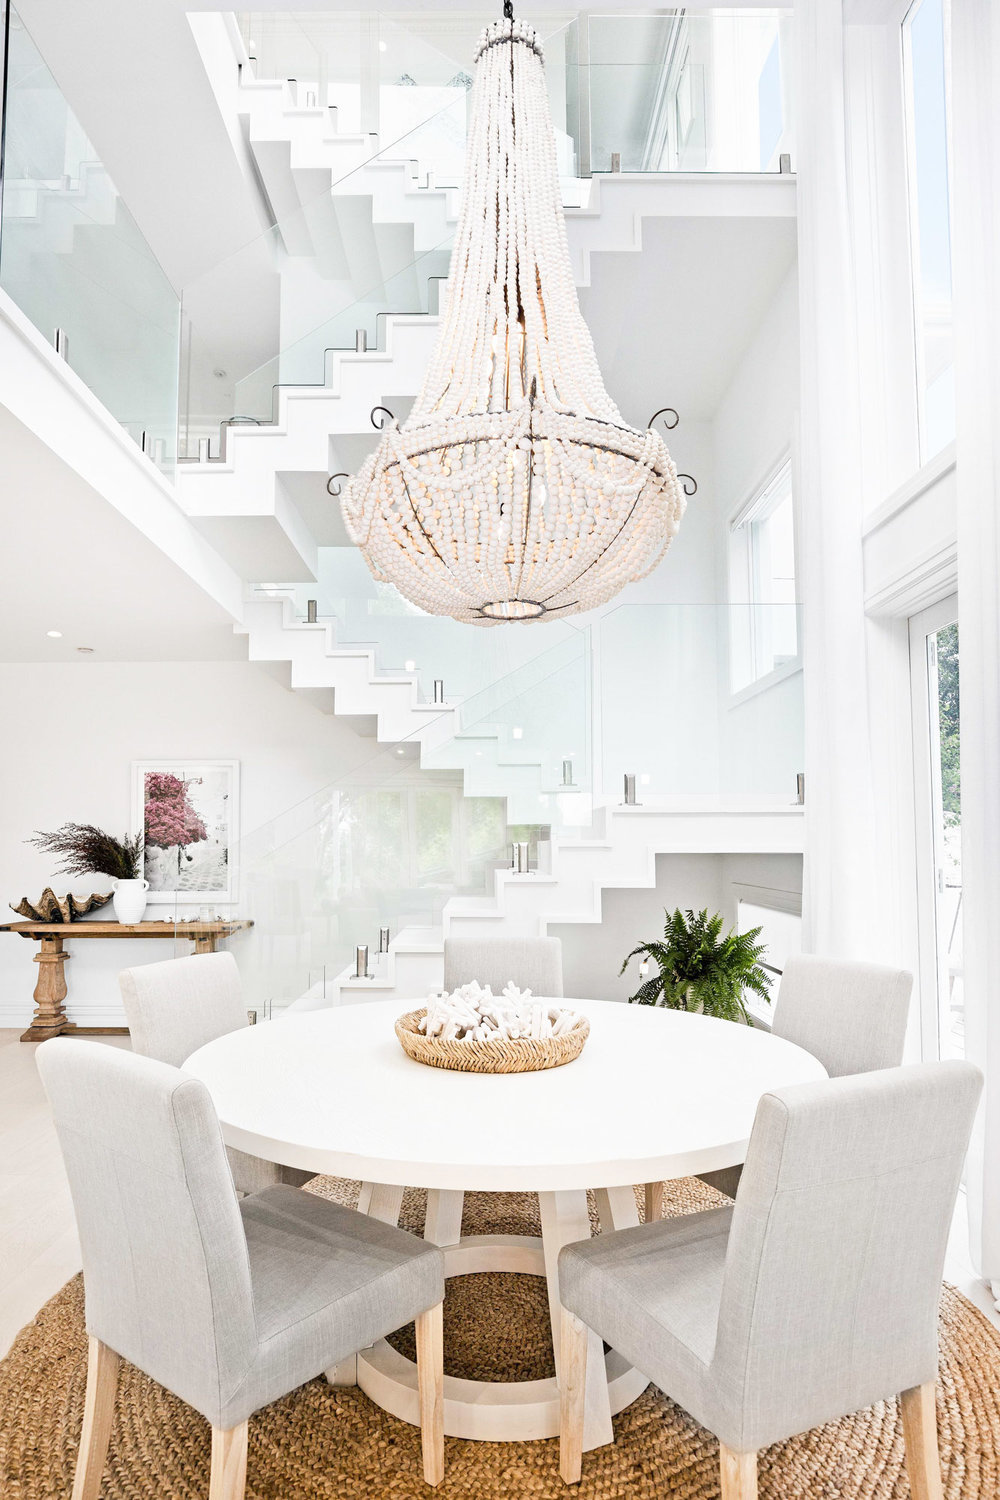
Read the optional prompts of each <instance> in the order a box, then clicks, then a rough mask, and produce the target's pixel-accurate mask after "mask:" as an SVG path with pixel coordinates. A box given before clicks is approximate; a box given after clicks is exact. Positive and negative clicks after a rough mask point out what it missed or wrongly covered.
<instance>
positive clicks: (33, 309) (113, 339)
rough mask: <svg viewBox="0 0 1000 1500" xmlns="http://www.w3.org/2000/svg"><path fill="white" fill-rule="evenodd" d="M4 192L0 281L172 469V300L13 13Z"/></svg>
mask: <svg viewBox="0 0 1000 1500" xmlns="http://www.w3.org/2000/svg"><path fill="white" fill-rule="evenodd" d="M2 187H3V196H2V220H0V287H2V289H3V290H4V291H5V292H6V293H7V295H8V296H9V297H11V298H12V300H13V301H14V302H15V303H16V304H17V306H18V307H19V308H20V309H21V311H22V312H23V313H24V314H25V315H26V316H27V317H28V318H29V319H30V321H31V322H32V323H33V324H34V326H35V327H36V328H37V329H38V331H39V332H40V333H41V334H43V336H44V337H45V338H46V339H48V340H51V341H52V342H53V343H56V342H57V340H58V347H59V349H60V351H61V352H62V353H63V354H64V355H65V357H66V360H67V363H68V364H69V366H70V368H71V369H72V370H74V371H75V373H76V374H77V375H79V377H80V378H81V380H83V382H84V383H85V384H86V385H87V386H88V387H89V388H90V390H91V391H93V393H94V395H95V396H96V397H97V398H98V400H99V401H101V402H102V404H103V405H104V406H105V407H106V408H107V409H108V411H109V412H110V413H111V414H112V416H113V417H114V418H115V419H116V420H117V421H118V422H120V423H121V425H122V426H123V427H124V428H125V429H126V431H127V432H128V433H129V434H130V436H131V437H133V438H134V439H135V441H136V442H137V443H140V444H141V445H142V446H143V447H144V448H145V449H146V451H147V452H148V453H149V455H150V457H151V458H152V459H153V460H154V461H155V462H156V463H157V465H158V466H159V467H160V468H161V469H163V470H164V471H170V470H172V468H173V462H174V457H175V454H176V448H175V441H176V429H177V385H178V355H179V326H180V325H179V302H178V298H177V295H176V293H175V292H174V290H173V288H172V287H171V285H170V283H169V282H168V280H167V278H166V276H165V274H164V272H163V271H162V269H161V268H160V266H159V265H158V263H157V261H156V259H155V257H154V256H153V254H152V252H151V250H150V248H149V246H148V245H147V244H146V241H145V239H144V238H143V236H142V234H141V232H140V230H139V228H138V226H137V225H136V223H135V220H134V219H133V217H132V215H131V214H130V212H129V210H128V207H127V205H126V204H125V203H124V201H123V200H122V198H121V196H120V194H119V193H118V191H117V189H116V187H115V184H114V182H113V181H112V179H111V177H110V175H109V174H108V171H107V169H106V168H105V166H104V164H103V163H102V162H101V160H100V159H99V157H98V155H97V152H96V150H95V149H94V147H93V145H92V144H91V143H90V141H89V140H88V139H87V137H86V135H85V134H84V131H83V129H82V127H81V125H80V123H79V121H78V120H77V118H76V116H75V115H74V114H73V111H72V110H71V109H70V108H69V106H68V104H67V102H66V100H65V98H64V97H63V95H62V93H61V91H60V90H59V88H58V86H57V84H56V82H55V80H54V78H53V77H52V74H51V73H50V72H49V70H48V68H47V67H46V66H45V63H44V61H43V59H42V57H41V55H40V54H39V52H38V49H37V48H36V46H35V44H34V42H33V41H32V38H31V36H30V33H29V32H28V30H27V28H26V27H25V25H24V23H23V21H22V19H21V17H20V16H19V15H18V13H17V12H16V11H14V10H11V12H10V25H9V46H8V57H7V92H6V118H5V139H4V161H3V184H2Z"/></svg>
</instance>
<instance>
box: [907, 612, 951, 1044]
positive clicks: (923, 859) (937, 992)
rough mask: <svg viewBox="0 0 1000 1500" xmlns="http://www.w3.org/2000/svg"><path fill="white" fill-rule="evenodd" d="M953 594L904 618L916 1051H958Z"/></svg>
mask: <svg viewBox="0 0 1000 1500" xmlns="http://www.w3.org/2000/svg"><path fill="white" fill-rule="evenodd" d="M956 613H957V600H956V598H955V596H954V595H952V596H951V597H950V598H949V599H945V600H944V601H943V602H942V603H941V604H934V605H931V607H930V608H929V609H925V610H922V611H921V612H920V614H919V615H914V616H913V618H912V619H911V620H910V676H911V684H912V692H913V748H914V778H913V783H914V792H915V796H916V832H917V851H918V862H917V900H918V903H919V922H918V931H919V940H920V1003H921V1040H922V1051H923V1055H924V1057H925V1058H927V1059H932V1058H935V1057H962V1056H963V1055H964V1053H965V1012H964V1005H963V998H962V825H961V811H962V783H961V753H960V740H959V722H958V715H959V651H958V647H959V643H958V625H957V623H956V621H955V615H956Z"/></svg>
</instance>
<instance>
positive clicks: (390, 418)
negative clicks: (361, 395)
mask: <svg viewBox="0 0 1000 1500" xmlns="http://www.w3.org/2000/svg"><path fill="white" fill-rule="evenodd" d="M379 412H384V413H385V416H384V417H382V418H381V420H379V417H378V413H379ZM368 420H369V421H370V422H371V424H372V426H373V427H374V428H375V431H376V432H383V431H384V430H385V424H386V422H395V420H396V417H395V414H394V413H393V412H391V411H390V410H389V408H388V407H387V406H373V407H372V409H371V411H370V413H369V415H368Z"/></svg>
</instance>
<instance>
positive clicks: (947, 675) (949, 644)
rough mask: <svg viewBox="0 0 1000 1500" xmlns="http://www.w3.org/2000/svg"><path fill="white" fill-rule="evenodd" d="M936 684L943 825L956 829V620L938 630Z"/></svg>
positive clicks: (959, 788) (958, 789)
mask: <svg viewBox="0 0 1000 1500" xmlns="http://www.w3.org/2000/svg"><path fill="white" fill-rule="evenodd" d="M937 687H938V715H939V725H940V734H941V803H942V807H943V809H944V821H945V826H946V827H948V828H955V827H957V826H958V824H959V822H960V821H961V816H962V778H961V769H960V768H961V753H960V738H959V686H958V624H957V622H956V623H953V624H951V625H946V626H945V627H944V629H943V630H939V631H938V633H937Z"/></svg>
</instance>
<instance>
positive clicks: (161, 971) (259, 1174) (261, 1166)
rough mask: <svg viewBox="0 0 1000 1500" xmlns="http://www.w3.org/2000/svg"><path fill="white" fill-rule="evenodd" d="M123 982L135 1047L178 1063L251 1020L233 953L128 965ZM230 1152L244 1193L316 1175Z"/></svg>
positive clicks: (120, 979) (236, 1179) (300, 1181)
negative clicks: (137, 966) (132, 967)
mask: <svg viewBox="0 0 1000 1500" xmlns="http://www.w3.org/2000/svg"><path fill="white" fill-rule="evenodd" d="M118 985H119V988H120V990H121V994H122V1004H123V1005H124V1007H125V1019H126V1021H127V1022H128V1029H129V1035H130V1036H131V1038H132V1051H133V1052H140V1053H141V1054H142V1055H143V1056H144V1057H155V1058H156V1059H157V1061H158V1062H165V1063H170V1065H171V1067H174V1068H179V1067H181V1066H182V1065H183V1063H184V1060H185V1059H186V1058H188V1057H190V1056H191V1054H192V1052H196V1051H197V1050H198V1048H199V1047H204V1046H205V1044H206V1043H207V1042H214V1041H215V1039H216V1037H220V1036H228V1035H229V1033H230V1032H231V1031H239V1030H240V1028H241V1027H242V1026H246V1025H248V1024H249V1022H248V1018H247V1008H246V1004H245V1002H244V999H243V986H242V984H241V982H240V971H239V969H238V968H237V966H236V960H235V958H234V957H233V955H232V954H231V953H196V954H194V955H193V956H192V957H190V958H168V959H165V960H163V962H161V963H155V964H143V965H141V967H139V968H137V969H123V970H122V972H121V973H120V974H119V976H118ZM226 1155H227V1156H228V1157H229V1167H230V1170H231V1172H232V1174H233V1182H234V1183H235V1184H236V1191H237V1192H238V1193H259V1192H260V1191H261V1190H262V1189H263V1188H266V1187H273V1186H274V1185H275V1184H276V1183H279V1182H284V1183H287V1184H288V1185H289V1186H290V1187H302V1185H303V1184H304V1183H306V1182H309V1181H311V1180H312V1178H313V1177H315V1175H316V1173H315V1172H304V1171H302V1170H301V1168H299V1167H282V1166H278V1165H277V1164H276V1163H275V1162H273V1161H264V1160H263V1159H262V1158H261V1157H259V1156H251V1155H250V1154H249V1152H247V1151H238V1150H236V1148H235V1147H232V1146H230V1147H227V1148H226Z"/></svg>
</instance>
